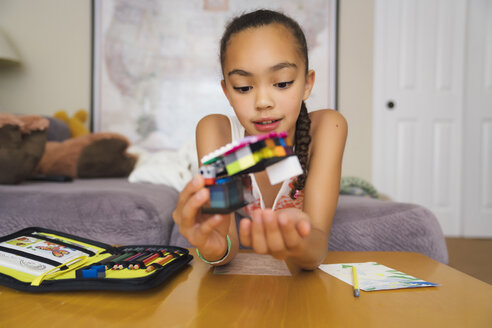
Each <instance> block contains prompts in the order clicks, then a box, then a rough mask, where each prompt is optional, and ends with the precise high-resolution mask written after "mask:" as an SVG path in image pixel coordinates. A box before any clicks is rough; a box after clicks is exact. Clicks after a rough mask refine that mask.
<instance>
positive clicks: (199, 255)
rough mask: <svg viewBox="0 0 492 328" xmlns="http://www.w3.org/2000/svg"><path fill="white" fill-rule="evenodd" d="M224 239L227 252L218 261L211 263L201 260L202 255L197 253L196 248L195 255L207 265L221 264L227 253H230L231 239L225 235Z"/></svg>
mask: <svg viewBox="0 0 492 328" xmlns="http://www.w3.org/2000/svg"><path fill="white" fill-rule="evenodd" d="M226 239H227V252H226V253H225V255H224V256H223V257H222V258H221V259H220V260H217V261H212V262H211V261H207V260H205V259H204V258H203V256H202V254H200V252H199V251H198V248H196V254H197V255H198V257H199V258H201V259H202V261H203V262H205V263H208V264H218V263H220V262H222V261H223V260H224V259H225V258H226V257H227V255H229V252H230V251H231V239H230V238H229V235H226Z"/></svg>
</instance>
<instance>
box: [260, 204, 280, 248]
mask: <svg viewBox="0 0 492 328" xmlns="http://www.w3.org/2000/svg"><path fill="white" fill-rule="evenodd" d="M263 221H264V226H265V235H266V241H267V245H268V249H269V250H270V252H271V253H273V254H275V253H280V252H283V251H285V244H284V238H283V236H282V232H281V231H280V229H279V226H278V223H277V216H276V214H275V213H274V212H273V211H272V210H265V211H264V212H263Z"/></svg>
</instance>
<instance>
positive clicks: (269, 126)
mask: <svg viewBox="0 0 492 328" xmlns="http://www.w3.org/2000/svg"><path fill="white" fill-rule="evenodd" d="M280 121H281V119H278V120H262V121H256V122H253V123H254V125H255V128H256V130H258V131H261V132H270V131H273V130H275V129H276V128H277V127H278V126H279V125H280Z"/></svg>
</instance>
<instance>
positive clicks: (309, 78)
mask: <svg viewBox="0 0 492 328" xmlns="http://www.w3.org/2000/svg"><path fill="white" fill-rule="evenodd" d="M315 80H316V73H315V72H314V70H312V69H310V70H309V71H308V73H307V74H306V83H305V85H304V95H303V96H302V100H307V99H308V98H309V96H310V95H311V91H312V90H313V86H314V81H315Z"/></svg>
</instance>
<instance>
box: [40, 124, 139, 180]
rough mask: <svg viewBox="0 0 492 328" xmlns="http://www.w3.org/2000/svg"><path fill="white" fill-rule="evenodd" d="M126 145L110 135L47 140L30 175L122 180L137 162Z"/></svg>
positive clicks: (123, 141)
mask: <svg viewBox="0 0 492 328" xmlns="http://www.w3.org/2000/svg"><path fill="white" fill-rule="evenodd" d="M128 146H129V141H128V139H126V138H125V137H124V136H123V135H121V134H118V133H110V132H98V133H91V134H86V135H83V136H79V137H75V138H70V139H68V140H65V141H63V142H57V141H48V142H47V143H46V149H45V152H44V155H43V157H42V158H41V161H40V162H39V164H38V165H37V167H36V169H35V170H34V173H35V174H37V175H44V176H53V175H57V176H66V177H71V178H106V177H125V176H128V175H129V174H130V173H131V171H132V170H133V168H134V166H135V163H136V161H137V156H135V155H133V154H129V153H127V152H126V149H127V148H128Z"/></svg>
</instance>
